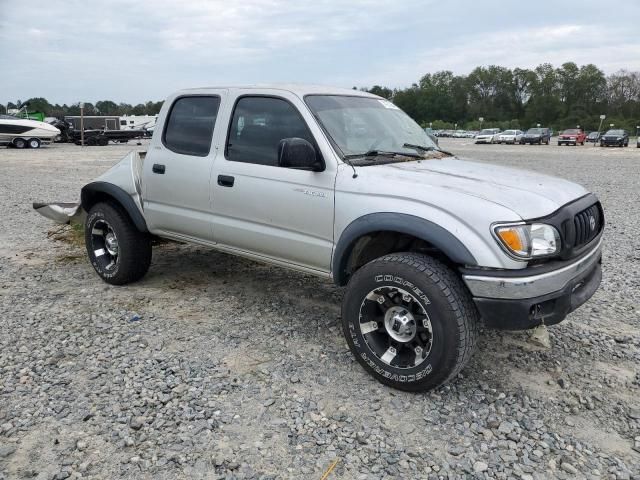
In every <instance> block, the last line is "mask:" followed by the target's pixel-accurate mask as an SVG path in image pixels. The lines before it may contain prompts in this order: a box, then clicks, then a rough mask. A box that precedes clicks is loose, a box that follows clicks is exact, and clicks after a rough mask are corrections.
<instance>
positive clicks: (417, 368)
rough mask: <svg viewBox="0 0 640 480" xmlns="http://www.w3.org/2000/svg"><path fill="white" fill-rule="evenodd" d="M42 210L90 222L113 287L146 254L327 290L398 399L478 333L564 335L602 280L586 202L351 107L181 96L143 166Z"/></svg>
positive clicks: (594, 202)
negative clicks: (185, 254)
mask: <svg viewBox="0 0 640 480" xmlns="http://www.w3.org/2000/svg"><path fill="white" fill-rule="evenodd" d="M34 208H35V209H36V210H37V211H38V212H40V213H42V214H43V215H45V216H46V217H48V218H50V219H53V220H56V221H59V222H62V223H67V222H69V221H78V220H80V221H83V222H84V232H85V241H86V248H87V253H88V257H89V261H90V262H91V265H92V266H93V268H94V269H95V271H96V273H97V274H98V275H99V276H100V278H102V280H104V281H105V282H107V283H110V284H114V285H123V284H127V283H130V282H134V281H136V280H140V279H141V278H142V277H143V276H144V275H145V273H146V272H147V270H148V269H149V266H150V263H151V258H152V252H151V250H152V247H151V241H152V238H154V237H162V238H165V239H171V240H177V241H181V242H193V243H197V244H200V245H206V246H210V247H211V248H214V249H217V250H219V251H222V252H226V253H230V254H234V255H240V256H243V257H247V258H250V259H254V260H257V261H261V262H266V263H270V264H274V265H278V266H282V267H287V268H291V269H294V270H298V271H301V272H305V273H308V274H313V275H317V276H319V277H322V278H326V279H332V280H333V282H335V284H336V285H338V286H344V287H346V289H345V295H344V300H343V304H342V316H341V322H342V327H343V331H344V335H345V337H346V341H347V343H348V345H349V347H350V349H351V351H352V352H353V354H354V356H355V358H356V359H357V361H358V362H359V363H360V364H361V365H362V366H363V367H364V369H365V370H366V371H368V372H369V373H370V374H371V375H373V376H374V377H375V378H376V379H377V380H379V381H381V382H383V383H385V384H388V385H391V386H393V387H396V388H399V389H404V390H412V391H424V390H429V389H432V388H435V387H437V386H439V385H442V384H443V383H445V382H447V381H449V380H450V379H452V378H453V377H454V376H456V375H457V373H458V372H460V370H461V369H462V368H463V366H464V365H465V364H466V363H467V362H468V361H469V359H470V357H471V354H472V352H473V349H474V345H475V343H476V339H477V335H478V329H479V326H480V325H481V323H482V324H484V325H485V326H486V327H487V328H502V329H511V330H519V329H520V330H522V329H530V328H534V327H537V326H539V325H553V324H556V323H558V322H560V321H561V320H563V319H564V318H565V317H566V316H567V314H568V313H569V312H571V311H573V310H575V309H576V308H577V307H579V306H580V305H582V304H583V303H584V302H586V301H587V300H588V299H589V298H590V297H591V296H592V295H593V294H594V292H595V291H596V290H597V288H598V286H599V284H600V280H601V265H600V264H601V242H602V234H603V228H604V216H603V210H602V207H601V205H600V202H599V201H598V199H597V198H596V196H595V195H594V194H593V193H590V192H588V191H587V190H585V189H584V188H583V187H581V186H580V185H577V184H575V183H572V182H569V181H566V180H562V179H559V178H554V177H550V176H546V175H542V174H539V173H534V172H528V171H524V170H517V169H512V168H507V167H501V166H494V165H490V164H487V163H477V162H473V161H468V160H463V159H460V158H456V157H455V156H454V155H452V154H450V153H448V152H445V151H443V150H441V149H439V147H438V146H437V145H436V144H435V143H434V142H433V141H432V140H431V139H430V137H429V136H428V135H427V134H426V133H425V131H424V130H423V129H422V128H420V126H419V125H417V124H416V123H415V122H414V121H413V120H412V119H411V118H409V117H408V116H407V115H406V114H405V113H404V112H402V111H401V110H400V109H399V108H398V107H397V106H395V105H394V104H393V103H392V102H390V101H388V100H385V99H383V98H381V97H378V96H375V95H372V94H369V93H366V92H358V91H354V90H342V89H334V88H326V87H302V86H295V87H287V86H281V87H268V88H267V87H260V88H257V87H250V88H244V87H234V88H200V89H193V90H184V91H181V92H178V93H175V94H173V95H171V96H170V97H169V98H168V99H167V101H166V102H165V103H164V105H163V107H162V111H161V112H160V115H159V118H158V126H157V128H156V129H155V131H154V133H153V137H152V139H151V142H150V145H149V149H148V151H147V152H146V155H141V154H139V153H135V152H134V153H130V154H129V155H127V156H126V157H125V158H124V159H123V160H122V161H121V162H120V163H118V164H117V165H115V166H114V167H113V168H111V169H110V170H109V171H107V172H106V173H104V174H103V175H102V176H100V177H98V178H97V179H96V180H95V181H93V182H91V183H88V184H87V185H85V186H83V187H82V189H81V192H80V201H79V203H73V202H71V203H35V204H34Z"/></svg>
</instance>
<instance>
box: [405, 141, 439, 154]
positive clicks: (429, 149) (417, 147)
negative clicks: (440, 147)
mask: <svg viewBox="0 0 640 480" xmlns="http://www.w3.org/2000/svg"><path fill="white" fill-rule="evenodd" d="M402 148H413V149H414V150H418V151H420V152H432V151H433V150H435V149H436V147H425V146H423V145H415V144H413V143H405V144H403V145H402Z"/></svg>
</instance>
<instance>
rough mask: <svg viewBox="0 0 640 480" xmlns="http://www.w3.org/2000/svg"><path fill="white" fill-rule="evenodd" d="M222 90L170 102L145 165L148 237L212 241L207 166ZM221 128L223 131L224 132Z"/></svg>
mask: <svg viewBox="0 0 640 480" xmlns="http://www.w3.org/2000/svg"><path fill="white" fill-rule="evenodd" d="M226 96H227V91H226V90H210V89H207V91H206V93H201V94H200V93H199V94H189V95H181V96H178V97H176V98H173V99H169V100H168V101H167V102H169V103H170V104H169V106H168V107H167V108H166V110H165V111H164V114H163V115H161V117H162V118H160V119H159V122H158V127H160V126H162V132H156V134H157V135H154V137H153V140H152V145H151V149H150V151H149V153H148V154H147V158H146V159H145V162H144V181H145V185H144V187H145V189H144V195H143V198H144V213H145V218H146V219H147V224H148V226H149V229H150V230H151V231H152V232H153V233H164V234H169V236H174V237H175V236H178V237H185V238H187V239H195V240H202V241H207V242H211V241H212V239H213V235H212V222H211V184H210V179H211V166H212V163H213V161H214V159H215V157H216V155H217V153H218V152H217V149H216V148H215V147H214V146H213V144H214V136H215V134H216V132H217V130H218V129H217V128H216V126H217V123H218V122H217V120H218V112H219V111H220V109H221V106H222V105H223V102H224V100H225V98H226ZM222 130H224V127H223V129H222Z"/></svg>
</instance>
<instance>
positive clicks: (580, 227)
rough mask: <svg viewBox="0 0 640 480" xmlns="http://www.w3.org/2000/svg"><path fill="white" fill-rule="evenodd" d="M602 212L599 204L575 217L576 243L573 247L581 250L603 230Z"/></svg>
mask: <svg viewBox="0 0 640 480" xmlns="http://www.w3.org/2000/svg"><path fill="white" fill-rule="evenodd" d="M602 220H603V219H602V211H601V210H600V207H599V206H598V204H597V203H596V204H594V205H591V206H590V207H589V208H586V209H584V210H582V211H581V212H579V213H578V214H576V216H575V217H573V227H574V230H575V242H574V245H573V247H574V248H579V247H581V246H583V245H586V244H587V243H589V242H590V241H591V240H593V239H594V238H595V237H596V236H598V234H599V233H600V230H602V225H603V222H602Z"/></svg>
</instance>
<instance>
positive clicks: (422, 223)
mask: <svg viewBox="0 0 640 480" xmlns="http://www.w3.org/2000/svg"><path fill="white" fill-rule="evenodd" d="M380 231H389V232H397V233H403V234H407V235H412V236H414V237H416V238H420V239H422V240H424V241H426V242H429V243H430V244H431V245H433V246H434V247H436V248H437V249H439V250H440V251H442V252H443V253H444V254H445V255H446V256H447V257H448V258H449V259H450V260H451V261H453V262H454V263H456V264H458V265H474V266H475V265H477V264H478V262H477V260H476V259H475V257H474V256H473V255H472V254H471V252H470V251H469V249H468V248H467V247H466V246H465V245H464V244H463V243H462V242H461V241H460V240H459V239H458V238H457V237H456V236H455V235H453V234H452V233H451V232H449V231H448V230H446V229H445V228H443V227H441V226H440V225H438V224H436V223H433V222H431V221H429V220H426V219H424V218H420V217H416V216H414V215H408V214H405V213H370V214H368V215H364V216H362V217H360V218H357V219H356V220H354V221H353V222H351V223H350V224H349V225H348V226H347V228H345V229H344V231H343V232H342V234H341V235H340V240H338V243H337V245H336V247H335V249H334V252H333V260H332V273H333V281H334V282H335V283H336V285H346V283H347V279H348V278H347V277H348V274H347V272H346V269H347V264H348V261H349V257H350V255H351V252H352V251H353V247H354V246H355V243H356V240H357V239H359V238H360V237H362V236H363V235H366V234H368V233H373V232H380Z"/></svg>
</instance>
